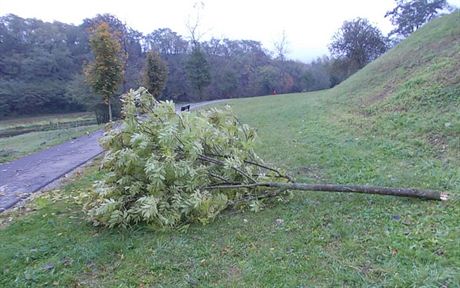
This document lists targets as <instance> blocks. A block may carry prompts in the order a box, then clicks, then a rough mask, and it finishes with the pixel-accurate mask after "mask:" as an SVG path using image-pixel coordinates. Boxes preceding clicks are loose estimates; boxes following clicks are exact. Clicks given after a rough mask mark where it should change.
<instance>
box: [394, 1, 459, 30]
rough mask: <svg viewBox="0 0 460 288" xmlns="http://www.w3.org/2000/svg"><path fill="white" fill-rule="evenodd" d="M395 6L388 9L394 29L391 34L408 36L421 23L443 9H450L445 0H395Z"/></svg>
mask: <svg viewBox="0 0 460 288" xmlns="http://www.w3.org/2000/svg"><path fill="white" fill-rule="evenodd" d="M396 4H397V5H396V7H395V8H394V9H393V10H391V11H388V12H387V13H386V14H385V17H389V18H390V21H391V23H392V24H393V25H395V26H396V29H394V30H393V31H391V32H390V34H389V35H390V36H391V35H400V36H403V37H407V36H409V35H410V34H411V33H412V32H414V31H415V30H417V29H418V28H420V26H422V25H423V24H425V23H427V22H428V21H430V20H432V19H434V18H435V17H437V16H438V15H439V12H440V11H441V10H443V9H450V8H451V7H450V6H449V4H447V1H446V0H396Z"/></svg>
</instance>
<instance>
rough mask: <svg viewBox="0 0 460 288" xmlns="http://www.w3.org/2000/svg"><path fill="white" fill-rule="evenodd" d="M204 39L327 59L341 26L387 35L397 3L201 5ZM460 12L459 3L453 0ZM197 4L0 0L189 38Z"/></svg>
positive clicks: (48, 16) (30, 13)
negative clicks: (110, 18)
mask: <svg viewBox="0 0 460 288" xmlns="http://www.w3.org/2000/svg"><path fill="white" fill-rule="evenodd" d="M202 2H203V3H204V8H203V9H202V10H201V16H200V17H201V21H200V22H201V25H200V26H201V31H202V32H204V33H205V34H204V36H203V37H202V40H208V39H209V38H211V37H217V38H230V39H234V40H236V39H251V40H256V41H260V42H262V44H263V46H264V47H265V48H266V49H269V50H273V47H274V42H276V41H278V40H279V39H280V38H281V35H282V33H283V31H285V34H286V36H287V41H288V52H289V53H288V57H289V58H291V59H298V60H302V61H310V60H311V59H313V58H315V57H318V56H321V55H324V54H327V53H328V50H327V45H328V43H329V42H330V41H331V37H332V35H333V34H334V32H335V31H337V29H338V28H339V27H340V26H341V25H342V23H343V21H345V20H350V19H353V18H356V17H363V18H367V19H369V20H370V21H371V23H373V24H374V25H377V26H378V27H379V28H380V29H381V30H382V32H383V33H384V34H386V33H388V32H389V31H390V30H391V29H392V26H391V24H390V22H389V21H388V19H385V18H384V15H385V12H386V11H388V10H390V9H392V8H393V7H394V6H395V1H394V0H315V1H311V0H303V1H302V0H203V1H202ZM448 2H449V3H450V4H452V5H455V6H456V7H460V0H450V1H448ZM195 3H197V0H129V1H126V0H123V1H122V0H78V1H70V0H67V1H66V0H0V15H2V16H3V15H5V14H9V13H13V14H16V15H18V16H20V17H24V18H38V19H41V20H44V21H54V20H56V21H60V22H65V23H73V24H76V25H79V24H80V23H81V22H82V20H83V19H84V18H91V17H94V16H95V15H96V14H102V13H110V14H113V15H115V16H116V17H118V18H119V19H120V20H122V21H123V22H125V23H126V24H127V25H128V26H130V27H132V28H134V29H136V30H139V31H141V32H143V33H144V34H147V33H150V32H152V31H154V30H155V29H158V28H164V27H168V28H171V29H172V30H173V31H176V32H178V33H179V34H181V35H183V36H187V29H186V23H187V19H193V17H194V15H195V12H194V11H195V9H194V8H193V7H194V4H195Z"/></svg>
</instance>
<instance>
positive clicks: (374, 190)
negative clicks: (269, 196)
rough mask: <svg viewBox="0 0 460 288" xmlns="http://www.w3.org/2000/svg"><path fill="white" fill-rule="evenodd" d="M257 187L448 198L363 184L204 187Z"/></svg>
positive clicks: (416, 190)
mask: <svg viewBox="0 0 460 288" xmlns="http://www.w3.org/2000/svg"><path fill="white" fill-rule="evenodd" d="M257 187H269V188H281V189H288V190H302V191H322V192H344V193H363V194H378V195H392V196H400V197H413V198H421V199H428V200H440V201H445V200H447V199H448V194H447V193H444V192H438V191H432V190H421V189H412V188H389V187H375V186H365V185H334V184H304V183H278V182H263V183H253V184H238V185H214V186H208V187H205V189H209V190H211V189H240V188H257Z"/></svg>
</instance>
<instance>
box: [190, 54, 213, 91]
mask: <svg viewBox="0 0 460 288" xmlns="http://www.w3.org/2000/svg"><path fill="white" fill-rule="evenodd" d="M186 68H187V74H188V78H189V81H190V84H191V85H192V87H193V88H194V89H195V90H196V91H197V92H198V98H199V99H200V100H202V99H203V92H204V88H206V87H207V86H208V85H209V84H210V83H211V74H210V73H209V64H208V61H207V60H206V56H205V55H204V53H203V51H201V48H200V45H196V46H195V47H193V50H192V53H191V54H190V57H189V59H188V61H187V67H186Z"/></svg>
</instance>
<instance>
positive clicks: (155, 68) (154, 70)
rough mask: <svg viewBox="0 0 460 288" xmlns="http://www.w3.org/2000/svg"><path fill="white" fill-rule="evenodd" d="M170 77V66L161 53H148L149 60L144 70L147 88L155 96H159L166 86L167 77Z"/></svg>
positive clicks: (144, 82) (144, 80)
mask: <svg viewBox="0 0 460 288" xmlns="http://www.w3.org/2000/svg"><path fill="white" fill-rule="evenodd" d="M167 78H168V66H167V64H166V62H165V61H163V59H161V57H160V54H158V53H157V52H155V51H149V52H148V53H147V60H146V63H145V67H144V71H143V84H144V86H145V88H147V90H148V91H149V93H150V94H152V96H153V97H155V98H158V97H159V96H160V94H161V92H162V91H163V89H164V88H165V86H166V79H167Z"/></svg>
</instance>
